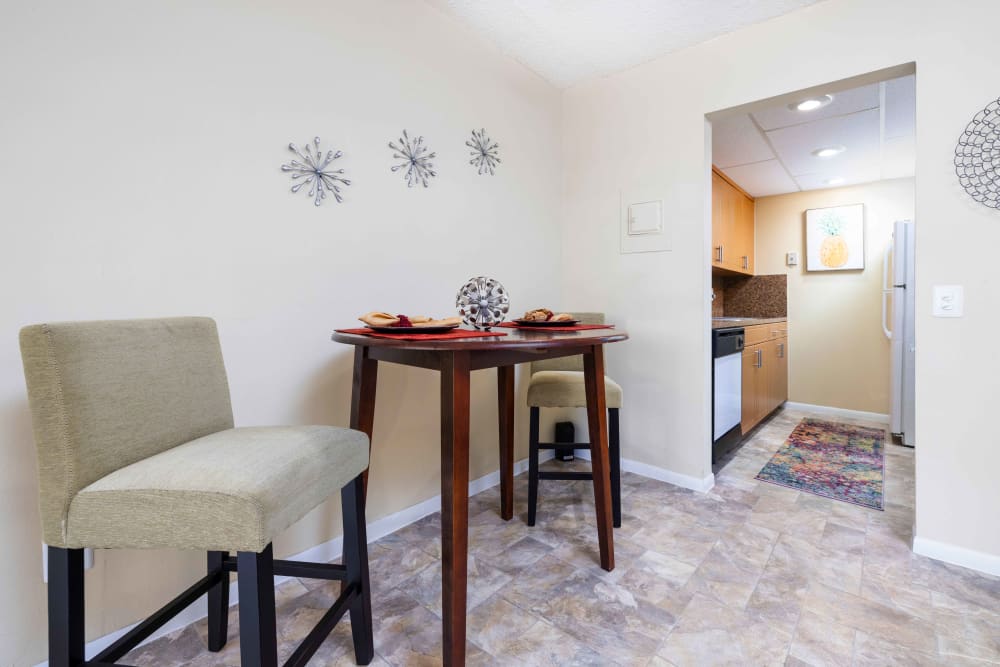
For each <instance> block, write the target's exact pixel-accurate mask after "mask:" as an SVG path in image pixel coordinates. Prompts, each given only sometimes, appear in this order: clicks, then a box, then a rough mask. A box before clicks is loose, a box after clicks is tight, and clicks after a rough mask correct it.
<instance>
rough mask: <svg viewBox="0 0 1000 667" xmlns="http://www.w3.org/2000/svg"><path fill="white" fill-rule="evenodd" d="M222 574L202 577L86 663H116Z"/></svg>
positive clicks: (198, 596)
mask: <svg viewBox="0 0 1000 667" xmlns="http://www.w3.org/2000/svg"><path fill="white" fill-rule="evenodd" d="M221 576H222V571H221V570H216V571H215V572H212V573H211V574H208V575H206V576H204V577H202V578H201V579H199V580H198V581H196V582H195V583H194V584H193V585H192V586H191V587H190V588H188V589H187V590H186V591H184V592H183V593H181V594H180V595H178V596H177V597H175V598H174V599H173V600H171V601H170V602H168V603H167V604H165V605H164V606H163V607H162V608H160V610H159V611H157V612H156V613H154V614H153V615H152V616H150V617H149V618H147V619H146V620H144V621H142V622H141V623H139V625H137V626H135V627H134V628H132V629H131V630H130V631H129V632H127V633H125V634H124V635H122V637H121V638H119V639H118V641H116V642H115V643H114V644H112V645H111V646H109V647H107V648H106V649H104V650H103V651H101V652H100V653H98V654H97V655H95V656H94V659H93V660H91V661H89V662H87V663H86V664H88V665H100V664H102V663H104V664H114V662H115V661H116V660H118V658H120V657H122V656H123V655H125V654H126V653H128V652H129V651H131V650H132V649H134V648H135V647H136V646H138V645H139V644H141V643H142V642H143V640H144V639H146V638H147V637H149V636H150V635H151V634H153V633H154V632H156V631H157V630H158V629H159V628H160V627H161V626H162V625H163V624H164V623H166V622H167V621H169V620H170V619H172V618H173V617H174V616H176V615H177V614H179V613H181V612H182V611H184V609H186V608H187V607H188V605H190V604H191V603H192V602H194V601H195V600H197V599H198V598H200V597H201V596H202V595H204V594H205V593H207V592H208V589H209V588H211V587H212V586H214V585H215V584H216V583H218V581H219V577H221Z"/></svg>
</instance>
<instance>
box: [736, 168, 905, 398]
mask: <svg viewBox="0 0 1000 667" xmlns="http://www.w3.org/2000/svg"><path fill="white" fill-rule="evenodd" d="M913 198H914V182H913V179H912V178H899V179H894V180H888V181H878V182H876V183H864V184H861V185H854V186H849V187H843V188H830V189H826V190H809V191H808V192H793V193H790V194H785V195H777V196H775V197H759V198H758V199H757V201H756V202H755V204H756V214H757V217H756V223H755V226H754V233H755V236H756V253H755V257H754V259H755V262H756V264H755V265H756V267H757V272H758V273H760V274H784V275H786V276H787V277H788V331H789V333H788V349H789V353H788V357H789V358H788V400H790V401H794V402H796V403H808V404H811V405H825V406H828V407H833V408H844V409H847V410H861V411H863V412H875V413H879V414H888V413H889V340H888V339H887V338H886V337H885V335H884V334H883V333H882V321H881V319H882V304H881V299H882V265H883V260H884V258H885V249H886V247H887V246H888V245H889V243H890V237H891V236H892V226H893V222H895V221H896V220H912V219H913V217H914V216H913ZM847 204H864V207H865V268H864V269H863V270H860V271H806V267H805V264H806V263H805V256H806V253H805V247H806V243H805V212H806V210H807V209H811V208H824V207H827V206H844V205H847ZM787 252H797V253H799V256H800V257H802V258H803V260H802V261H800V262H799V264H798V266H786V265H785V253H787ZM891 312H892V311H891V307H890V309H889V313H891ZM890 317H891V315H890ZM889 326H890V327H891V326H892V324H891V323H890V324H889Z"/></svg>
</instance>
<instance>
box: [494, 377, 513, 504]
mask: <svg viewBox="0 0 1000 667" xmlns="http://www.w3.org/2000/svg"><path fill="white" fill-rule="evenodd" d="M497 414H498V415H499V425H500V518H501V519H503V520H504V521H510V519H511V518H512V517H513V516H514V367H513V366H497Z"/></svg>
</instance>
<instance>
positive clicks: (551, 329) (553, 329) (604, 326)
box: [500, 322, 615, 333]
mask: <svg viewBox="0 0 1000 667" xmlns="http://www.w3.org/2000/svg"><path fill="white" fill-rule="evenodd" d="M500 326H502V327H507V328H508V329H527V330H529V331H548V332H549V333H560V332H564V331H590V330H591V329H614V328H615V325H613V324H574V325H572V326H568V327H532V326H525V325H523V324H515V323H513V322H504V323H502V324H501V325H500Z"/></svg>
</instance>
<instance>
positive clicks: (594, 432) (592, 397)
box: [583, 345, 615, 572]
mask: <svg viewBox="0 0 1000 667" xmlns="http://www.w3.org/2000/svg"><path fill="white" fill-rule="evenodd" d="M583 376H584V383H585V385H586V391H587V423H588V425H589V427H590V429H589V430H590V459H591V464H592V465H593V472H594V506H595V507H596V509H597V540H598V542H599V544H600V549H601V567H602V568H604V569H605V570H607V571H608V572H610V571H611V570H613V569H615V545H614V533H613V531H612V529H611V477H610V472H609V471H610V466H609V462H608V410H607V404H606V402H605V398H604V346H603V345H595V346H593V347H592V348H590V349H589V350H588V351H587V352H586V353H585V354H584V355H583Z"/></svg>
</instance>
